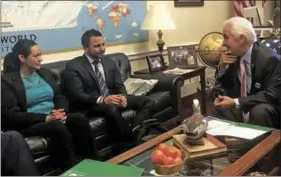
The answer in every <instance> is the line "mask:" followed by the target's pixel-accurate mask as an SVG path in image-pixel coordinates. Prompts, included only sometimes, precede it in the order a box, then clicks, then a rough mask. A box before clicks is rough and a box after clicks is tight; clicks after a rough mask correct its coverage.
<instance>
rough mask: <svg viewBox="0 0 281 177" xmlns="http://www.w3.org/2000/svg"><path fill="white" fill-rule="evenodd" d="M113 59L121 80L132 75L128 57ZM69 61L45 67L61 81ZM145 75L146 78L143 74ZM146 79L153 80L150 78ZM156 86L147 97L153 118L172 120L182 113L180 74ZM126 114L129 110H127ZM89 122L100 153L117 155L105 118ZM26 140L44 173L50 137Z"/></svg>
mask: <svg viewBox="0 0 281 177" xmlns="http://www.w3.org/2000/svg"><path fill="white" fill-rule="evenodd" d="M108 56H109V57H110V58H112V59H113V60H115V61H116V62H117V65H118V66H119V68H120V72H121V76H122V79H123V80H124V81H125V80H126V79H127V78H128V77H133V76H132V75H131V65H130V61H129V58H128V57H127V56H126V55H125V54H123V53H115V54H109V55H108ZM67 62H68V61H59V62H55V63H49V64H44V65H42V67H44V68H48V69H50V70H51V71H52V73H53V74H54V77H55V78H56V79H57V80H58V83H60V73H61V72H62V71H63V70H64V67H65V64H66V63H67ZM143 78H144V77H143ZM147 79H151V77H150V78H147ZM154 79H158V80H159V81H158V83H157V85H156V86H155V87H154V89H153V90H152V91H151V92H150V93H149V94H148V97H149V98H150V99H152V100H153V101H154V102H155V109H154V111H153V118H156V119H158V120H159V121H161V122H164V121H166V120H169V119H171V118H173V117H175V116H177V115H178V114H179V110H180V107H181V94H180V89H181V87H182V85H183V83H184V81H183V79H182V78H181V77H180V76H168V77H167V76H165V77H157V78H154ZM124 114H126V113H124ZM133 115H134V114H130V115H129V116H128V115H124V116H123V117H124V118H126V119H132V117H133ZM89 123H90V125H91V128H92V131H93V138H94V139H95V142H96V143H97V146H98V150H99V154H100V156H101V157H104V158H105V159H106V158H108V157H111V156H114V155H117V154H114V150H113V149H114V146H115V142H114V140H112V139H111V138H110V137H109V136H108V134H107V133H106V132H105V127H106V121H105V119H104V118H102V117H95V116H90V117H89ZM27 142H28V144H29V146H30V147H31V151H32V153H33V155H34V157H35V161H36V164H37V165H38V168H39V169H40V170H41V171H42V172H43V173H44V174H45V173H47V172H49V171H50V170H51V168H49V166H48V161H49V156H48V153H47V148H48V145H49V143H48V140H46V139H44V138H42V137H33V138H28V139H27Z"/></svg>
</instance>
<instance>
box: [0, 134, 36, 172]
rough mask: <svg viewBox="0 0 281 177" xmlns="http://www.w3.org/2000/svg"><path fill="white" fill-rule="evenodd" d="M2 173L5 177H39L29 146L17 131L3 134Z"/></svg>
mask: <svg viewBox="0 0 281 177" xmlns="http://www.w3.org/2000/svg"><path fill="white" fill-rule="evenodd" d="M1 161H2V162H1V169H2V170H1V171H2V175H4V176H39V175H40V173H39V172H38V171H37V169H36V167H35V163H34V159H33V158H32V155H31V152H30V149H29V146H28V145H27V143H26V141H25V140H24V138H23V137H22V135H21V134H20V133H18V132H16V131H8V132H4V133H1Z"/></svg>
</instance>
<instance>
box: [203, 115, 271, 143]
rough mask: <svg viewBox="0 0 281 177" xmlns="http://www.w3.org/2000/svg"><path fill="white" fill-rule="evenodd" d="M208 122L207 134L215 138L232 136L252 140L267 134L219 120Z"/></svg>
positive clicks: (209, 120)
mask: <svg viewBox="0 0 281 177" xmlns="http://www.w3.org/2000/svg"><path fill="white" fill-rule="evenodd" d="M205 121H206V120H205ZM207 122H208V128H207V131H206V133H208V134H210V135H213V136H231V137H237V138H243V139H248V140H251V139H254V138H256V137H258V136H260V135H262V134H264V133H266V132H267V131H265V130H257V129H252V128H248V127H240V126H237V125H235V123H233V122H232V123H231V122H226V121H224V120H219V119H212V118H209V119H207Z"/></svg>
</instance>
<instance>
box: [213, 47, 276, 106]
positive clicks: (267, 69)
mask: <svg viewBox="0 0 281 177" xmlns="http://www.w3.org/2000/svg"><path fill="white" fill-rule="evenodd" d="M239 67H240V65H239V60H237V61H236V62H235V63H233V64H231V65H230V66H229V68H228V69H227V71H226V73H225V74H224V75H222V76H220V77H218V78H217V82H218V83H219V84H221V87H222V88H223V89H224V90H225V91H226V93H227V95H228V96H230V97H232V98H239V97H240V81H239V79H238V75H237V70H238V69H239ZM251 73H252V86H251V90H250V93H249V95H248V96H247V97H246V98H239V102H240V107H241V109H242V110H245V111H249V110H250V109H251V108H252V107H253V106H255V105H257V104H259V103H269V104H271V105H272V106H274V107H275V108H277V109H279V110H280V111H281V61H280V57H279V56H278V55H277V54H276V53H274V52H273V51H272V50H271V49H269V48H268V47H266V46H265V45H263V44H261V43H259V42H256V43H254V45H253V49H252V56H251Z"/></svg>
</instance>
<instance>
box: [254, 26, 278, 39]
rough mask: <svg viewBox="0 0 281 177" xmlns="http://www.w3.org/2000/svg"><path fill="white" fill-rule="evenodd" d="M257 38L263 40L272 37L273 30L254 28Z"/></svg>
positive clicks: (269, 28)
mask: <svg viewBox="0 0 281 177" xmlns="http://www.w3.org/2000/svg"><path fill="white" fill-rule="evenodd" d="M254 29H255V32H256V34H257V37H260V38H265V37H270V36H271V35H272V31H273V28H271V27H254Z"/></svg>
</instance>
